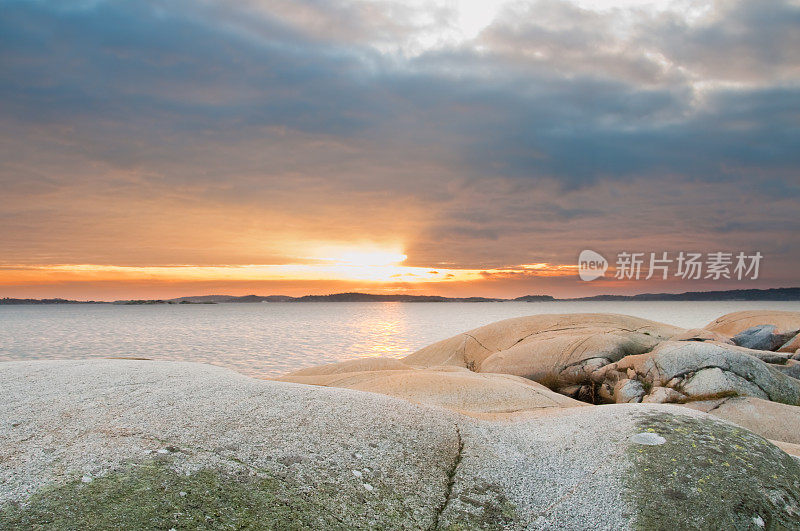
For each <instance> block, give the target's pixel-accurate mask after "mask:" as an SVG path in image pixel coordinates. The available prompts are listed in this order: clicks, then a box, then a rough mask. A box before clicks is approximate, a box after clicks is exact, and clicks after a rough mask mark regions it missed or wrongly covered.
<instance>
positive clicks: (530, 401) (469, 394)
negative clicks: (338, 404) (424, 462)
mask: <svg viewBox="0 0 800 531" xmlns="http://www.w3.org/2000/svg"><path fill="white" fill-rule="evenodd" d="M345 363H349V362H345ZM398 363H399V362H398ZM352 367H353V366H352V365H341V366H339V367H332V366H327V367H326V369H325V374H320V375H308V372H309V371H308V370H305V371H299V372H297V373H292V374H289V375H287V376H284V377H282V378H280V380H282V381H286V382H295V383H304V384H311V385H323V386H328V387H345V388H347V389H356V390H358V391H369V392H373V393H381V394H385V395H390V396H395V397H398V398H403V399H405V400H408V401H410V402H414V403H416V404H423V405H428V406H440V407H445V408H448V409H452V410H454V411H457V412H459V413H465V414H468V415H473V416H484V417H485V416H487V415H500V414H507V413H517V412H520V411H531V410H537V409H541V408H554V407H555V408H562V407H576V406H585V405H586V404H585V403H584V402H579V401H577V400H573V399H571V398H567V397H566V396H564V395H561V394H558V393H556V392H554V391H551V390H550V389H548V388H547V387H545V386H543V385H540V384H538V383H536V382H533V381H531V380H526V379H525V378H520V377H518V376H511V375H507V374H479V373H474V372H471V371H469V370H467V369H464V368H458V367H452V366H451V367H441V368H438V369H416V370H415V369H406V370H396V369H395V370H376V371H357V372H349V369H350V368H352ZM332 371H343V372H332Z"/></svg>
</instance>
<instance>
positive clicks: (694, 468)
mask: <svg viewBox="0 0 800 531" xmlns="http://www.w3.org/2000/svg"><path fill="white" fill-rule="evenodd" d="M637 425H638V428H639V429H640V431H642V432H655V433H657V434H658V435H661V436H662V437H664V438H665V439H666V442H665V443H664V444H661V445H656V446H646V445H638V444H633V445H631V447H630V448H628V449H627V453H628V457H629V458H630V462H631V463H632V469H631V473H630V475H629V477H628V478H627V485H626V486H627V487H628V491H629V492H630V496H631V497H632V501H633V503H634V506H635V508H636V515H635V518H634V521H633V527H634V528H636V529H647V530H657V529H665V530H666V529H800V464H798V462H797V461H795V460H794V459H793V458H792V457H790V456H789V455H787V454H786V453H784V452H783V451H781V450H780V449H779V448H777V447H776V446H774V445H773V444H772V443H770V442H769V441H767V440H766V439H764V438H762V437H759V436H758V435H755V434H754V433H752V432H750V431H747V430H745V429H743V428H739V427H737V426H732V425H730V424H726V423H722V422H719V421H715V420H709V419H697V418H691V417H687V416H682V415H670V414H665V413H642V414H641V415H640V416H639V417H638V418H637Z"/></svg>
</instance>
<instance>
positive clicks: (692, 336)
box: [669, 328, 733, 345]
mask: <svg viewBox="0 0 800 531" xmlns="http://www.w3.org/2000/svg"><path fill="white" fill-rule="evenodd" d="M669 339H670V341H715V342H717V343H728V344H730V345H733V341H731V338H730V337H728V336H726V335H725V334H720V333H718V332H712V331H711V330H706V329H704V328H691V329H689V330H684V331H683V332H680V333H678V334H675V335H674V336H672V337H671V338H669Z"/></svg>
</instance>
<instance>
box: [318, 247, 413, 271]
mask: <svg viewBox="0 0 800 531" xmlns="http://www.w3.org/2000/svg"><path fill="white" fill-rule="evenodd" d="M314 258H315V259H317V260H323V261H325V262H331V263H333V264H336V265H342V266H352V267H378V266H388V265H395V264H400V263H401V262H404V261H405V260H406V259H407V258H408V256H406V255H405V254H403V253H402V252H401V251H400V250H399V249H383V248H379V247H366V246H365V247H327V248H323V249H319V250H318V251H317V252H316V253H315V256H314Z"/></svg>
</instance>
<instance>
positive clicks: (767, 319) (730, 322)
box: [705, 310, 800, 336]
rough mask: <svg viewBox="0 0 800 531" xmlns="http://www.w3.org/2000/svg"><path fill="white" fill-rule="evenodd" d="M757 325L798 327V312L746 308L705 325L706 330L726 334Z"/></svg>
mask: <svg viewBox="0 0 800 531" xmlns="http://www.w3.org/2000/svg"><path fill="white" fill-rule="evenodd" d="M759 325H773V326H775V327H776V328H777V329H779V330H782V331H787V330H798V329H800V312H785V311H773V310H748V311H744V312H733V313H729V314H726V315H723V316H722V317H719V318H717V319H714V320H713V321H712V322H710V323H709V324H708V325H706V326H705V329H706V330H710V331H712V332H718V333H720V334H724V335H727V336H735V335H736V334H738V333H740V332H743V331H745V330H747V329H748V328H752V327H754V326H759Z"/></svg>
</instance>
